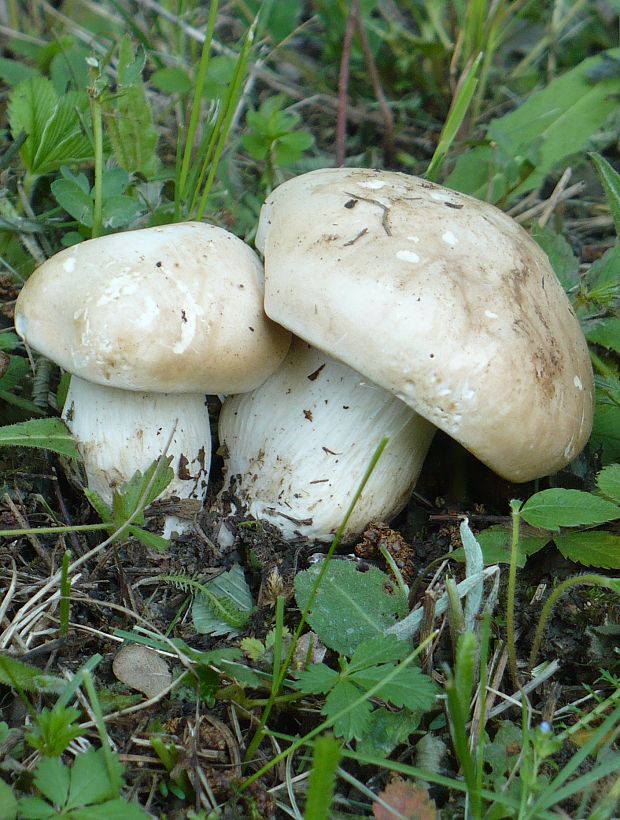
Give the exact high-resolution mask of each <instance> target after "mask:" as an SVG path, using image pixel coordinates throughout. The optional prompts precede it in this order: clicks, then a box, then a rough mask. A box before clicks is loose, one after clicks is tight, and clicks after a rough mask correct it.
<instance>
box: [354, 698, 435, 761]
mask: <svg viewBox="0 0 620 820" xmlns="http://www.w3.org/2000/svg"><path fill="white" fill-rule="evenodd" d="M419 726H420V714H419V713H417V712H415V713H411V712H409V711H407V710H406V709H399V710H398V711H397V712H393V711H388V710H387V709H386V708H385V707H383V706H380V707H378V708H377V709H374V710H373V712H372V713H371V715H370V721H369V725H368V728H367V731H366V734H365V735H364V737H363V738H362V740H360V741H358V743H357V747H356V748H357V751H358V752H361V754H366V755H372V756H374V757H384V758H385V757H389V756H390V754H391V753H392V752H393V751H394V749H395V748H396V746H400V744H401V743H406V742H407V740H408V738H409V737H410V735H412V734H413V733H414V732H415V731H416V729H418V727H419Z"/></svg>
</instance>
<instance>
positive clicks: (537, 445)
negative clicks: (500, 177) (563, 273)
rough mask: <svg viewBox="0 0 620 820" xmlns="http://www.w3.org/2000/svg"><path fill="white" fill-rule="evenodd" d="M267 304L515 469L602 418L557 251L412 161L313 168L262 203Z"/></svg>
mask: <svg viewBox="0 0 620 820" xmlns="http://www.w3.org/2000/svg"><path fill="white" fill-rule="evenodd" d="M257 245H258V246H259V247H260V248H261V250H262V251H263V253H264V255H265V260H266V261H265V274H266V293H265V308H266V311H267V314H268V315H269V316H270V317H271V318H272V319H274V320H275V321H276V322H279V323H280V324H282V325H284V326H285V327H287V328H289V329H290V330H292V331H293V333H295V334H297V335H298V336H301V338H303V339H305V340H306V341H308V342H310V343H311V344H313V345H315V346H316V347H319V348H321V349H323V350H324V351H326V352H327V353H329V354H331V355H332V356H335V357H336V358H338V359H340V360H341V361H343V362H345V363H346V364H348V365H349V366H350V367H352V368H354V369H355V370H358V371H359V372H360V373H362V374H363V375H364V376H365V377H366V378H368V379H370V380H372V381H373V382H375V383H376V384H378V385H380V386H381V387H384V388H386V389H387V390H390V391H392V392H393V393H394V394H395V395H396V396H398V397H399V398H400V399H401V400H402V401H404V402H406V403H407V404H409V405H410V406H411V407H413V408H414V410H416V411H417V412H418V413H420V414H421V415H422V416H424V417H425V418H427V419H428V420H429V421H431V422H432V423H433V424H435V425H436V426H437V427H439V428H440V429H442V430H444V431H445V432H446V433H448V434H449V435H450V436H452V437H453V438H455V439H456V440H457V441H459V442H461V444H463V445H464V446H465V447H466V448H467V449H468V450H470V451H471V452H472V453H474V454H475V455H476V456H477V457H478V458H479V459H480V460H481V461H483V462H484V463H486V464H487V465H488V466H489V467H491V468H492V469H493V470H494V471H495V472H497V473H499V474H500V475H502V476H504V477H505V478H508V479H510V480H513V481H526V480H529V479H531V478H534V477H538V476H542V475H547V474H549V473H551V472H554V471H555V470H557V469H559V468H560V467H562V466H563V465H565V464H566V463H568V462H569V461H571V460H572V459H573V458H574V457H575V456H576V455H577V454H578V453H579V452H580V450H581V449H582V447H583V446H584V445H585V443H586V441H587V439H588V437H589V435H590V430H591V425H592V411H593V379H592V368H591V365H590V358H589V355H588V349H587V345H586V342H585V339H584V337H583V334H582V332H581V329H580V326H579V322H578V321H577V318H576V317H575V314H574V312H573V310H572V308H571V306H570V304H569V301H568V299H567V297H566V294H565V293H564V290H563V289H562V286H561V285H560V283H559V282H558V280H557V278H556V276H555V274H554V272H553V270H552V269H551V266H550V264H549V261H548V259H547V257H546V255H545V254H544V253H543V251H542V250H541V249H540V248H539V247H538V245H537V244H536V243H535V242H534V241H533V240H532V239H531V238H530V236H528V234H527V233H526V232H525V231H524V230H523V228H521V227H520V226H519V225H518V224H517V223H516V222H514V221H513V220H512V219H511V218H510V217H508V216H506V215H505V214H504V213H502V212H501V211H499V210H498V209H497V208H495V207H493V206H491V205H488V204H486V203H484V202H480V201H478V200H476V199H473V198H472V197H468V196H465V195H463V194H460V193H456V192H454V191H450V190H448V189H446V188H442V187H440V186H438V185H434V184H433V183H430V182H426V181H425V180H422V179H418V178H416V177H411V176H408V175H406V174H400V173H388V172H384V171H374V170H367V169H358V168H330V169H324V170H319V171H313V172H311V173H308V174H304V175H302V176H299V177H296V178H294V179H291V180H289V181H288V182H286V183H284V184H283V185H281V186H280V187H278V188H276V190H275V191H274V192H273V193H272V194H271V196H270V197H269V198H268V200H267V202H266V203H265V205H264V206H263V211H262V214H261V222H260V225H259V230H258V236H257Z"/></svg>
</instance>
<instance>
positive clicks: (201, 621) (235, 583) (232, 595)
mask: <svg viewBox="0 0 620 820" xmlns="http://www.w3.org/2000/svg"><path fill="white" fill-rule="evenodd" d="M204 586H205V589H206V592H207V593H208V594H200V593H199V594H198V595H196V597H195V598H194V601H193V604H192V619H193V622H194V628H195V629H196V632H199V633H201V634H203V635H204V634H208V635H238V634H239V631H240V630H241V629H242V627H243V626H245V624H246V623H247V621H248V619H249V617H250V613H251V612H252V608H253V601H252V593H251V591H250V588H249V586H248V584H247V581H246V580H245V575H244V573H243V569H242V568H241V566H240V565H239V564H235V565H234V566H233V567H232V568H231V569H229V570H228V572H224V573H222V574H221V575H218V577H217V578H214V579H213V580H212V581H209V582H208V583H207V584H205V585H204Z"/></svg>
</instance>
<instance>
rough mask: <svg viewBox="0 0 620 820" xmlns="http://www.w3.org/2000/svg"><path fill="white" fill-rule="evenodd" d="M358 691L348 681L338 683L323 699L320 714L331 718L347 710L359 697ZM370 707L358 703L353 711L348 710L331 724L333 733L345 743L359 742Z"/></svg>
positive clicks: (365, 702) (365, 729)
mask: <svg viewBox="0 0 620 820" xmlns="http://www.w3.org/2000/svg"><path fill="white" fill-rule="evenodd" d="M360 694H361V693H360V690H359V689H358V688H357V686H354V685H353V684H352V683H351V682H350V681H346V680H344V681H340V682H339V683H337V684H336V686H334V688H333V689H332V691H331V692H330V693H329V695H328V696H327V697H326V698H325V704H324V706H323V708H322V709H321V714H323V715H325V717H327V718H331V717H333V716H334V715H336V714H338V713H339V712H341V711H343V710H345V709H347V707H348V706H350V704H351V703H353V702H354V701H355V700H356V699H357V698H359V696H360ZM371 711H372V705H371V704H370V703H369V702H368V701H367V700H365V701H362V703H359V704H358V705H357V706H356V707H355V709H348V710H347V711H346V712H345V713H344V714H343V715H341V716H340V717H339V718H338V719H337V720H336V721H335V723H334V724H333V729H334V733H335V734H336V735H338V736H339V737H343V738H344V739H345V740H346V741H350V740H353V739H354V738H355V739H357V740H361V739H362V738H363V737H364V735H365V733H366V731H367V728H368V724H369V722H370V713H371Z"/></svg>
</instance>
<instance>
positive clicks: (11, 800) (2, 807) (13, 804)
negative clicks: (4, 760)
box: [0, 779, 17, 820]
mask: <svg viewBox="0 0 620 820" xmlns="http://www.w3.org/2000/svg"><path fill="white" fill-rule="evenodd" d="M0 817H3V818H4V820H15V818H16V817H17V799H16V797H15V795H14V794H13V790H12V789H11V787H10V786H9V785H8V783H5V782H4V780H1V779H0Z"/></svg>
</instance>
